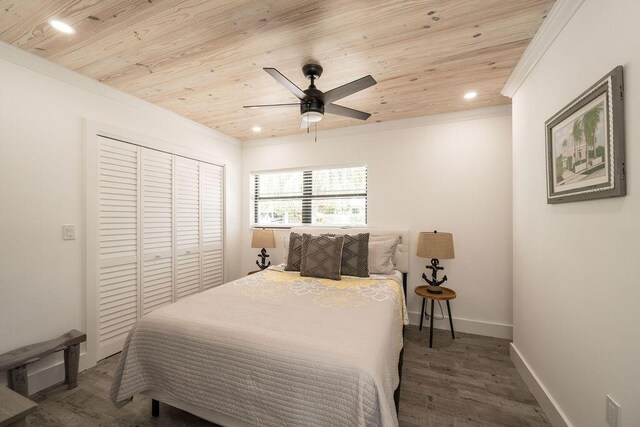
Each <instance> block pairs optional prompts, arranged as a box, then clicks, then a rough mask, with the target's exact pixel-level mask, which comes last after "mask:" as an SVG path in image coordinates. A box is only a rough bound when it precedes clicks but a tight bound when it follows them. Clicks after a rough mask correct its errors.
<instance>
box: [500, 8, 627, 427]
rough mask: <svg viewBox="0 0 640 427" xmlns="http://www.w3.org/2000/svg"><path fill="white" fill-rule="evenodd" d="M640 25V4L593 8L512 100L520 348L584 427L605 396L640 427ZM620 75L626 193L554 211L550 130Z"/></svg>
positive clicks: (594, 422)
mask: <svg viewBox="0 0 640 427" xmlns="http://www.w3.org/2000/svg"><path fill="white" fill-rule="evenodd" d="M639 16H640V2H638V1H637V0H615V1H609V0H587V1H586V2H585V3H584V4H583V5H582V6H581V8H580V9H579V10H578V12H577V13H576V14H575V15H574V17H573V18H572V20H571V21H570V22H569V23H568V25H567V26H566V27H565V28H564V30H563V31H562V32H561V34H560V35H559V37H558V38H557V39H556V40H555V42H554V43H553V45H552V46H551V47H550V48H549V50H548V51H547V52H546V54H545V55H544V56H543V57H542V59H541V60H540V62H539V63H538V64H537V66H536V67H535V68H534V69H533V71H532V72H531V74H530V75H529V76H528V78H527V79H526V80H525V82H524V84H523V85H522V86H521V87H520V89H519V90H518V91H517V93H516V94H515V96H514V98H513V137H514V138H513V170H514V185H513V234H514V236H513V238H514V247H513V252H514V254H513V262H514V308H513V310H514V346H515V347H516V348H517V350H518V352H519V353H520V355H521V356H522V358H523V359H524V360H525V361H526V362H527V363H528V364H529V367H530V369H531V371H532V373H533V374H534V375H535V376H537V378H538V380H539V382H540V383H541V385H542V386H543V387H544V388H546V390H547V392H548V394H549V397H550V398H551V399H553V400H555V403H556V404H557V407H558V410H559V411H560V412H563V413H564V414H565V421H566V422H568V423H570V424H573V425H575V426H581V427H582V426H604V425H606V424H605V394H606V393H610V394H611V395H612V396H613V397H614V398H615V399H616V400H617V401H618V402H619V403H620V404H622V421H623V423H622V425H623V426H628V427H632V426H633V427H635V426H638V425H640V405H639V403H640V311H639V310H638V302H639V301H640V286H639V281H638V277H640V262H639V258H638V255H639V253H640V251H639V249H640V220H639V218H640V195H639V194H638V187H639V185H640V173H638V167H639V166H640V149H639V148H638V141H639V140H640V122H639V121H638V116H639V115H640V27H639V26H638V17H639ZM616 65H624V74H625V76H624V80H625V82H624V83H625V109H626V114H625V116H626V141H627V143H626V151H627V157H626V160H627V161H626V164H627V168H626V171H627V191H628V194H627V196H626V197H619V198H612V199H606V200H596V201H585V202H576V203H567V204H559V205H548V204H546V193H545V151H544V145H545V141H544V122H545V120H546V119H548V118H549V117H551V116H552V115H553V114H554V113H556V112H557V111H558V110H559V109H561V108H562V107H563V106H565V105H566V104H567V103H569V102H570V101H571V100H572V99H573V98H575V97H576V96H578V95H579V94H580V93H582V91H584V90H585V89H587V88H588V87H589V86H590V85H591V84H593V83H594V82H595V81H597V80H598V79H599V78H600V77H602V76H603V75H605V74H606V73H607V72H609V71H610V70H612V69H613V68H614V67H615V66H616ZM558 424H561V422H559V423H558Z"/></svg>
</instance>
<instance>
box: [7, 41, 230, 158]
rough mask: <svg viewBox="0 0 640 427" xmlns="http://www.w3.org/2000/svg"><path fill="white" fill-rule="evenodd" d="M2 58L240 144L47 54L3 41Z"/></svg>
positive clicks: (228, 141) (223, 139)
mask: <svg viewBox="0 0 640 427" xmlns="http://www.w3.org/2000/svg"><path fill="white" fill-rule="evenodd" d="M0 59H1V60H5V61H7V62H11V63H13V64H16V65H19V66H21V67H24V68H28V69H30V70H32V71H35V72H36V73H39V74H42V75H44V76H47V77H49V78H52V79H55V80H58V81H61V82H63V83H66V84H69V85H71V86H75V87H78V88H80V89H84V90H86V91H88V92H91V93H93V94H96V95H99V96H102V97H104V98H107V99H109V100H111V101H115V102H118V103H120V104H124V105H126V106H128V107H132V108H135V109H138V110H141V111H143V112H145V113H148V114H153V115H155V116H160V117H161V118H163V119H166V120H171V121H174V122H177V123H179V124H181V125H183V126H188V127H190V128H191V129H194V130H196V131H199V132H201V133H203V134H205V135H208V136H211V137H214V138H216V139H219V140H221V141H224V142H227V143H229V144H232V145H235V146H240V141H239V140H238V139H236V138H233V137H231V136H229V135H226V134H224V133H222V132H219V131H217V130H214V129H211V128H210V127H207V126H204V125H202V124H200V123H197V122H194V121H193V120H191V119H188V118H186V117H184V116H181V115H180V114H177V113H174V112H173V111H169V110H167V109H165V108H162V107H159V106H157V105H155V104H152V103H150V102H147V101H145V100H143V99H140V98H138V97H135V96H133V95H129V94H127V93H124V92H122V91H120V90H118V89H115V88H112V87H111V86H108V85H106V84H104V83H101V82H99V81H97V80H94V79H92V78H90V77H87V76H84V75H82V74H80V73H78V72H75V71H73V70H70V69H68V68H65V67H63V66H61V65H58V64H55V63H53V62H51V61H48V60H46V59H44V58H41V57H39V56H37V55H34V54H32V53H29V52H27V51H25V50H22V49H20V48H17V47H15V46H12V45H10V44H7V43H5V42H0Z"/></svg>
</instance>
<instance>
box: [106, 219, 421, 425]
mask: <svg viewBox="0 0 640 427" xmlns="http://www.w3.org/2000/svg"><path fill="white" fill-rule="evenodd" d="M362 231H363V230H361V229H349V230H323V232H334V233H347V232H348V233H355V232H362ZM366 231H367V232H370V233H371V235H372V236H374V235H376V234H385V235H386V234H395V235H397V236H398V239H399V240H400V242H401V243H400V244H399V245H398V248H397V250H396V253H395V255H394V258H395V263H396V268H397V270H398V271H395V272H394V274H391V275H372V276H371V277H370V278H356V277H348V276H343V277H342V280H340V281H334V280H328V279H318V278H311V277H301V276H300V273H297V272H288V271H284V268H283V267H282V266H275V267H271V268H269V269H267V270H264V271H262V272H260V273H256V274H253V275H249V276H246V277H243V278H240V279H238V280H235V281H233V282H229V283H227V284H224V285H221V286H218V287H217V288H214V289H210V290H208V291H205V292H203V293H201V294H197V295H193V296H191V297H188V298H185V299H184V300H181V301H179V302H177V303H174V304H172V305H170V306H167V307H164V308H162V309H159V310H156V311H154V312H152V313H150V314H148V315H146V316H144V317H143V318H142V319H140V320H139V321H138V323H137V324H136V325H135V326H134V328H133V329H132V331H131V332H130V333H129V336H128V338H127V340H126V343H125V345H124V349H123V352H122V355H121V357H120V360H119V362H118V367H117V369H116V372H115V375H114V381H113V386H112V390H111V398H112V400H113V401H114V402H115V403H116V404H117V405H123V404H126V403H127V402H128V401H130V399H131V398H132V396H133V395H134V394H137V393H143V394H145V395H147V396H149V397H151V398H152V399H153V401H154V411H157V401H160V402H163V403H166V404H168V405H171V406H175V407H177V408H180V409H183V410H186V411H188V412H191V413H193V414H194V415H197V416H199V417H201V418H204V419H207V420H209V421H212V422H215V423H217V424H220V425H223V426H227V427H232V426H247V425H264V426H269V425H273V426H281V425H296V426H303V425H315V426H317V425H327V426H335V425H341V426H342V425H345V426H346V425H367V426H396V425H397V424H398V421H397V413H396V408H397V400H398V397H399V384H400V376H401V366H402V346H403V335H404V334H403V332H404V325H405V324H407V323H408V318H407V311H406V304H405V293H406V272H407V267H408V247H407V242H408V233H406V232H398V231H392V230H366ZM316 233H317V231H316Z"/></svg>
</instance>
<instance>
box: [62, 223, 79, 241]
mask: <svg viewBox="0 0 640 427" xmlns="http://www.w3.org/2000/svg"><path fill="white" fill-rule="evenodd" d="M62 239H63V240H76V226H75V225H73V224H66V225H63V226H62Z"/></svg>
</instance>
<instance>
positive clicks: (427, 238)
mask: <svg viewBox="0 0 640 427" xmlns="http://www.w3.org/2000/svg"><path fill="white" fill-rule="evenodd" d="M416 255H417V256H419V257H420V258H431V265H427V268H428V269H429V270H431V280H429V278H428V277H427V275H426V274H424V273H422V278H423V279H424V280H425V282H427V283H428V284H429V286H427V292H430V293H432V294H441V293H442V289H440V288H439V286H440V285H442V284H443V283H444V282H446V281H447V276H446V275H445V276H444V277H443V278H442V279H441V280H438V270H444V267H440V260H441V259H453V258H455V255H454V253H453V234H451V233H438V232H437V231H434V232H433V233H426V232H422V233H420V235H419V237H418V250H417V252H416Z"/></svg>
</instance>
